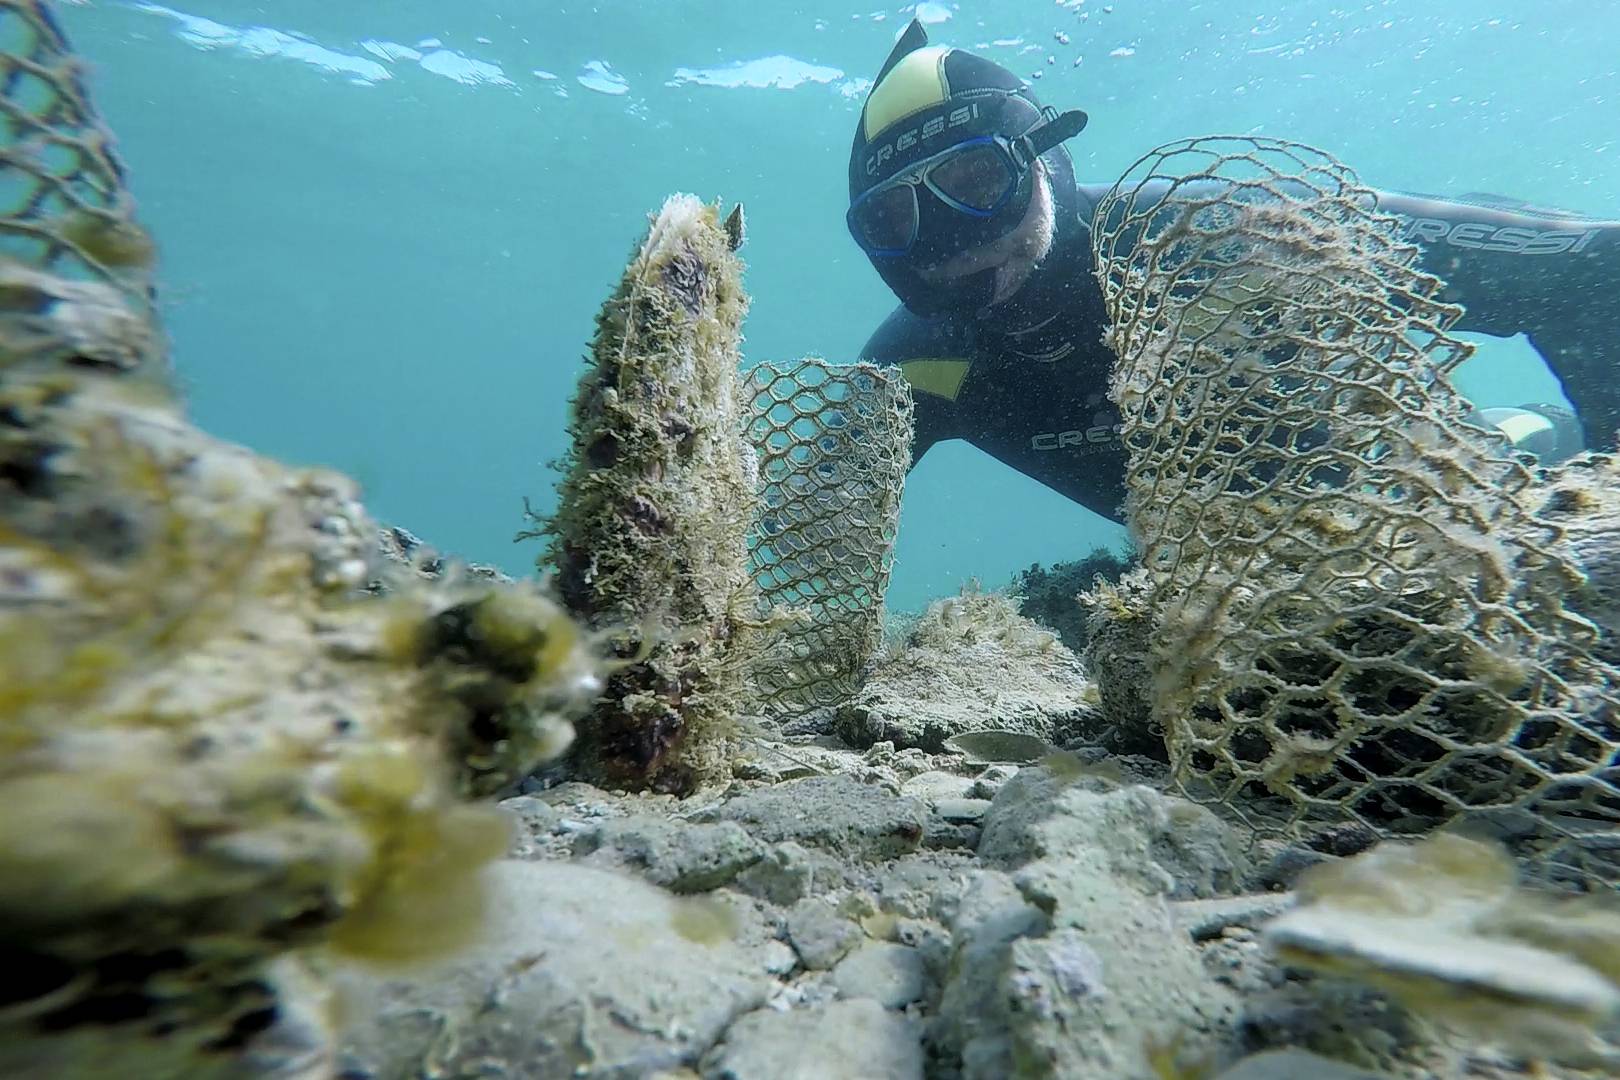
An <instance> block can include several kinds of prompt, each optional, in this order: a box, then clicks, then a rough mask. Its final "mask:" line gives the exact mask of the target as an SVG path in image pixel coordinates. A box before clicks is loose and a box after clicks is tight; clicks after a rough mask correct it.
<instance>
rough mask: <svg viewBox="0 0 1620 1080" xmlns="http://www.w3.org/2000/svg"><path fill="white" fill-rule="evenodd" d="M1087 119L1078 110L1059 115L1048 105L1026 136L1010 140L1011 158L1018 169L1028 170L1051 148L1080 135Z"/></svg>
mask: <svg viewBox="0 0 1620 1080" xmlns="http://www.w3.org/2000/svg"><path fill="white" fill-rule="evenodd" d="M1088 119H1090V118H1089V117H1088V116H1086V114H1085V113H1083V112H1081V111H1080V110H1079V109H1070V110H1069V111H1068V112H1065V113H1060V112H1058V111H1057V110H1056V109H1054V108H1052V106H1050V105H1048V106H1046V107H1045V108H1043V109H1042V110H1041V122H1040V123H1039V124H1037V125H1035V127H1033V128H1031V129H1030V131H1029V132H1028V133H1027V134H1025V135H1021V136H1019V137H1018V138H1016V139H1014V140H1012V151H1013V157H1014V158H1015V159H1017V161H1018V166H1019V168H1022V169H1027V168H1029V167H1030V166H1031V165H1032V164H1034V162H1035V159H1036V158H1038V157H1040V156H1041V155H1042V154H1044V153H1046V152H1047V151H1048V150H1050V149H1052V147H1054V146H1056V145H1057V144H1058V143H1061V142H1065V141H1067V140H1069V139H1072V138H1074V137H1075V136H1076V135H1078V134H1080V132H1082V131H1084V130H1085V127H1086V121H1087V120H1088Z"/></svg>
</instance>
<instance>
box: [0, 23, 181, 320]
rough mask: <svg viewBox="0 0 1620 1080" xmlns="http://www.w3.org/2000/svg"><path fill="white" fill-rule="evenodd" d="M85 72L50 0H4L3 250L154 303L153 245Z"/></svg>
mask: <svg viewBox="0 0 1620 1080" xmlns="http://www.w3.org/2000/svg"><path fill="white" fill-rule="evenodd" d="M82 72H83V64H82V63H81V62H80V61H79V60H78V59H77V58H76V57H75V56H74V55H73V53H72V51H71V49H70V47H69V45H68V43H67V40H66V38H65V37H64V36H63V34H62V31H61V29H60V28H59V27H58V26H57V24H56V22H55V20H54V19H53V18H52V16H51V14H50V12H49V10H48V9H47V7H46V6H45V5H44V4H43V3H39V2H37V0H0V254H4V255H7V256H10V257H11V258H14V259H18V260H20V261H22V262H24V263H26V264H27V265H30V266H34V267H38V268H39V269H42V270H48V271H50V272H52V273H54V274H57V275H59V276H61V277H65V278H73V279H81V280H83V279H91V280H98V281H104V282H107V283H109V284H112V285H116V286H118V287H119V288H120V289H122V290H124V291H125V292H126V293H128V294H129V295H130V296H131V297H132V298H133V299H135V300H137V301H138V302H140V303H143V304H145V303H148V302H149V300H150V278H149V272H150V267H151V246H150V243H149V241H148V240H147V238H146V236H145V234H144V233H142V232H141V230H140V229H139V228H138V227H137V226H136V225H135V223H134V208H133V203H132V200H131V199H130V196H129V193H128V191H127V190H126V188H125V183H124V169H123V166H122V164H121V163H120V162H119V160H118V156H117V154H116V152H115V151H114V149H113V138H112V135H111V134H110V133H109V132H108V130H107V128H106V127H105V126H104V125H103V124H102V122H101V119H100V117H99V116H98V115H97V113H96V111H95V109H94V108H93V107H92V105H91V102H90V97H89V94H88V93H87V92H86V90H85V87H84V85H83V83H82V81H81V74H82Z"/></svg>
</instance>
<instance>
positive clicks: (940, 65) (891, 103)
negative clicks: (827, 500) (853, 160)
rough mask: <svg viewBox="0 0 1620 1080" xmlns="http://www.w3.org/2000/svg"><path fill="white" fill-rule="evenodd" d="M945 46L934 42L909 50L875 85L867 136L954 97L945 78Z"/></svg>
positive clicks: (868, 103)
mask: <svg viewBox="0 0 1620 1080" xmlns="http://www.w3.org/2000/svg"><path fill="white" fill-rule="evenodd" d="M950 51H951V50H950V49H949V48H948V47H947V46H944V45H930V46H928V47H927V48H925V49H917V50H915V51H913V52H909V53H907V54H906V55H905V56H904V57H902V58H901V60H900V62H899V63H898V64H895V65H894V67H893V68H892V69H890V71H889V73H888V74H887V75H885V76H883V81H882V82H880V83H878V84H877V85H876V86H874V87H873V88H872V92H871V94H869V95H868V96H867V98H866V110H865V112H864V114H863V115H864V118H865V124H866V138H867V139H869V140H870V139H872V138H873V137H874V136H876V135H877V133H878V132H880V131H882V130H883V129H884V128H886V127H888V126H889V125H890V124H892V123H894V122H895V121H897V120H902V119H904V118H905V117H908V116H910V115H911V114H912V113H916V112H921V111H922V110H923V109H928V108H932V107H933V106H935V105H939V104H942V103H943V102H944V101H945V99H946V98H948V97H950V96H951V84H950V80H949V79H947V78H946V77H945V54H946V53H948V52H950Z"/></svg>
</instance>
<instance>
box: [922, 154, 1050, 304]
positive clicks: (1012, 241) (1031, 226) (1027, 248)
mask: <svg viewBox="0 0 1620 1080" xmlns="http://www.w3.org/2000/svg"><path fill="white" fill-rule="evenodd" d="M1056 228H1057V215H1056V212H1055V211H1054V209H1053V202H1052V187H1051V183H1050V181H1049V180H1048V178H1047V175H1046V166H1045V164H1044V163H1043V162H1041V161H1039V160H1037V161H1036V162H1035V176H1034V186H1033V189H1032V191H1031V193H1030V200H1029V206H1028V208H1027V209H1026V210H1025V211H1024V217H1023V220H1021V221H1020V222H1019V223H1018V224H1017V225H1016V226H1015V227H1014V228H1013V230H1012V231H1011V232H1009V233H1007V234H1006V235H1004V236H1002V237H1001V238H1000V239H997V240H992V241H990V242H988V243H984V244H979V245H976V246H974V247H970V248H967V249H965V250H963V251H960V252H958V253H956V254H955V255H953V256H951V257H950V258H949V259H946V260H944V261H943V262H937V263H932V264H929V265H925V266H919V267H918V268H917V273H918V274H919V275H920V276H921V277H922V279H923V280H924V281H926V282H927V283H928V284H930V285H941V284H945V283H947V282H950V281H952V280H955V279H958V278H962V277H966V276H967V275H969V274H976V273H979V272H980V271H982V270H988V269H991V268H994V270H995V273H996V283H995V289H994V291H993V292H992V294H991V298H990V306H992V307H993V306H995V305H996V304H1000V303H1002V302H1004V301H1006V300H1008V299H1009V298H1011V297H1012V296H1013V294H1015V293H1016V292H1018V290H1019V289H1021V288H1022V287H1023V286H1024V283H1025V282H1027V281H1028V280H1029V277H1030V275H1031V274H1032V273H1034V272H1035V268H1036V267H1037V266H1039V265H1040V264H1041V260H1042V259H1045V258H1046V256H1047V254H1048V253H1049V252H1050V251H1051V250H1052V236H1053V233H1054V232H1055V231H1056Z"/></svg>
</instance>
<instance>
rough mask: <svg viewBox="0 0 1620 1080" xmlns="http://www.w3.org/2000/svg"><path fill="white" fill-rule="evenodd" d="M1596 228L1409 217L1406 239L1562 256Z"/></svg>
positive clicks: (1582, 245) (1587, 241)
mask: <svg viewBox="0 0 1620 1080" xmlns="http://www.w3.org/2000/svg"><path fill="white" fill-rule="evenodd" d="M1598 232H1599V230H1597V229H1579V230H1577V229H1548V230H1545V231H1542V230H1537V229H1520V228H1516V227H1514V226H1511V225H1510V226H1504V227H1503V228H1494V227H1492V226H1490V225H1486V224H1483V223H1481V222H1478V221H1457V222H1451V221H1439V220H1437V219H1435V218H1412V219H1411V220H1410V221H1408V222H1407V225H1406V239H1408V240H1421V241H1423V242H1424V243H1428V244H1439V243H1445V244H1450V245H1451V246H1452V247H1460V248H1471V249H1474V250H1477V251H1505V252H1508V253H1509V254H1513V255H1562V254H1564V253H1565V252H1571V253H1573V252H1577V251H1581V250H1582V249H1584V248H1585V247H1586V245H1588V244H1590V243H1591V242H1592V240H1593V238H1594V237H1596V236H1597V234H1598Z"/></svg>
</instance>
